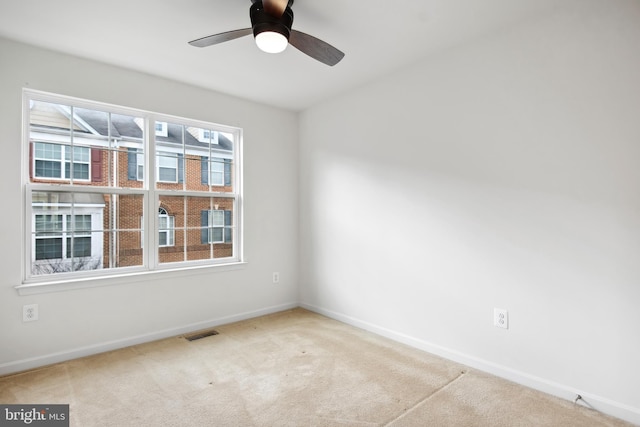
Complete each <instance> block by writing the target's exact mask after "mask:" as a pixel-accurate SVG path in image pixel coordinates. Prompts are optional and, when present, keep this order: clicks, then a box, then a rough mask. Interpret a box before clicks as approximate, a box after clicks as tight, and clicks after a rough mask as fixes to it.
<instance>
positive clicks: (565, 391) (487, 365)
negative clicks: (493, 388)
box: [300, 303, 640, 426]
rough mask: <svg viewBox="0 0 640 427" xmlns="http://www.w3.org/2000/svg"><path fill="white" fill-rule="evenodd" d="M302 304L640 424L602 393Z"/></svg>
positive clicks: (638, 414) (635, 411) (637, 415)
mask: <svg viewBox="0 0 640 427" xmlns="http://www.w3.org/2000/svg"><path fill="white" fill-rule="evenodd" d="M300 307H302V308H305V309H307V310H310V311H313V312H316V313H318V314H322V315H324V316H327V317H330V318H332V319H335V320H338V321H340V322H343V323H346V324H348V325H352V326H355V327H357V328H360V329H364V330H366V331H369V332H373V333H375V334H377V335H381V336H383V337H386V338H389V339H392V340H394V341H397V342H400V343H403V344H406V345H408V346H411V347H414V348H417V349H420V350H423V351H426V352H428V353H432V354H435V355H438V356H440V357H443V358H445V359H449V360H452V361H454V362H457V363H461V364H463V365H466V366H469V367H471V368H474V369H477V370H479V371H483V372H487V373H490V374H492V375H495V376H497V377H500V378H504V379H506V380H509V381H512V382H514V383H517V384H521V385H523V386H526V387H529V388H532V389H535V390H539V391H542V392H544V393H547V394H550V395H553V396H556V397H559V398H561V399H566V400H569V401H572V402H573V401H574V400H575V399H576V396H578V395H580V396H581V397H582V399H581V400H578V404H581V405H583V406H587V407H589V408H591V409H595V410H597V411H599V412H602V413H604V414H608V415H611V416H613V417H616V418H619V419H621V420H625V421H627V422H630V423H633V424H636V425H639V426H640V409H639V408H634V407H631V406H629V405H625V404H623V403H619V402H615V401H612V400H610V399H607V398H604V397H601V396H597V395H594V394H591V393H588V392H585V391H582V390H577V389H575V388H573V387H570V386H567V385H564V384H559V383H556V382H553V381H550V380H547V379H545V378H540V377H537V376H534V375H530V374H527V373H525V372H521V371H517V370H514V369H511V368H509V367H506V366H503V365H499V364H497V363H493V362H490V361H487V360H483V359H479V358H477V357H474V356H470V355H468V354H464V353H461V352H459V351H456V350H452V349H449V348H445V347H442V346H439V345H436V344H433V343H429V342H426V341H423V340H420V339H418V338H414V337H411V336H409V335H405V334H402V333H399V332H396V331H393V330H390V329H387V328H383V327H381V326H378V325H374V324H372V323H369V322H365V321H362V320H359V319H356V318H354V317H351V316H347V315H345V314H342V313H337V312H335V311H331V310H327V309H324V308H321V307H317V306H314V305H311V304H305V303H301V304H300Z"/></svg>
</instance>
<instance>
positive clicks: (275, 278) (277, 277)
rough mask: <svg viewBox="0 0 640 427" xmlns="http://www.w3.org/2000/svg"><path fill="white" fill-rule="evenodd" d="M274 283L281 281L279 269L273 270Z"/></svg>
mask: <svg viewBox="0 0 640 427" xmlns="http://www.w3.org/2000/svg"><path fill="white" fill-rule="evenodd" d="M273 283H280V273H278V272H277V271H274V272H273Z"/></svg>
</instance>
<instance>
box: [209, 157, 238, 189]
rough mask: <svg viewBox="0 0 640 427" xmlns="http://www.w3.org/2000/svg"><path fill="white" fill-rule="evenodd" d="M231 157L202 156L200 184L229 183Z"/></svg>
mask: <svg viewBox="0 0 640 427" xmlns="http://www.w3.org/2000/svg"><path fill="white" fill-rule="evenodd" d="M231 167H232V165H231V159H222V158H217V157H213V158H211V159H209V158H208V157H202V159H201V171H202V184H205V185H215V186H229V185H231Z"/></svg>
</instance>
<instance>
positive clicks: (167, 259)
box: [23, 90, 242, 284]
mask: <svg viewBox="0 0 640 427" xmlns="http://www.w3.org/2000/svg"><path fill="white" fill-rule="evenodd" d="M24 96H25V99H24V102H23V105H24V115H23V117H25V120H26V121H27V122H26V125H27V126H28V129H29V131H28V132H26V133H25V137H24V140H23V144H24V145H25V149H24V150H23V153H25V156H26V155H27V153H28V156H29V158H28V161H27V159H26V158H25V159H24V162H23V165H24V166H25V169H24V170H23V174H24V177H25V181H26V182H27V184H26V185H25V187H24V192H23V194H24V197H25V206H26V213H27V215H28V218H29V220H28V221H26V222H25V224H26V226H25V239H24V242H25V245H27V248H26V250H25V251H24V252H23V253H25V254H30V256H26V257H25V260H24V262H25V268H24V271H25V276H24V278H23V281H24V283H36V284H37V283H38V282H50V281H51V278H52V276H53V275H58V274H67V275H69V274H71V275H73V276H72V277H74V278H75V277H82V276H87V277H89V276H90V277H95V276H107V275H112V274H117V273H119V272H120V271H122V270H123V269H126V271H127V272H128V271H137V272H145V271H149V270H161V269H163V268H164V265H165V264H169V263H171V264H172V265H171V268H181V266H184V267H190V266H192V265H193V264H194V263H195V264H199V265H215V264H222V263H224V264H227V263H229V262H238V261H241V259H240V254H241V253H242V251H241V250H240V249H241V248H240V244H241V239H239V236H241V230H239V229H238V226H237V224H241V223H242V221H241V219H240V215H241V212H240V210H239V206H241V200H240V198H241V194H240V193H239V191H238V190H239V189H240V188H241V186H240V185H239V182H238V180H239V177H240V176H241V174H240V172H239V167H240V163H239V158H238V154H239V150H238V149H237V147H238V145H239V144H240V142H241V130H240V129H237V128H232V127H228V126H220V125H214V124H211V123H202V122H199V121H195V120H189V119H170V118H169V117H167V116H162V115H160V114H154V113H149V112H145V111H138V110H133V109H130V108H125V107H118V106H113V105H105V104H99V103H94V102H91V101H86V100H77V101H76V100H73V99H71V98H68V97H60V96H56V95H50V94H44V93H42V92H33V91H30V90H25V91H24ZM75 104H77V105H75ZM168 120H175V122H171V121H168ZM147 129H149V130H151V132H146V130H147ZM149 133H150V134H149ZM205 136H206V137H207V138H206V140H207V141H206V142H203V141H201V140H200V139H203V138H205ZM150 153H152V155H149V154H150ZM146 161H149V163H148V164H146ZM198 164H200V165H201V166H200V168H201V169H202V170H200V171H199V170H198V169H199V168H198ZM145 167H148V168H149V170H150V171H153V173H148V171H149V170H145ZM149 178H151V179H152V181H151V182H147V181H146V180H147V179H149ZM203 184H205V185H203ZM158 206H161V207H160V208H158ZM155 209H157V211H156V212H157V214H156V215H145V213H149V212H154V210H155ZM199 214H200V215H199ZM198 216H200V217H201V218H198ZM203 217H204V222H203ZM145 230H147V232H145ZM150 236H154V238H153V239H151V238H150ZM156 236H157V238H155V237H156ZM153 245H155V247H152V246H153ZM98 270H99V271H98ZM58 277H62V278H63V279H64V278H66V277H67V276H58ZM61 280H62V279H61Z"/></svg>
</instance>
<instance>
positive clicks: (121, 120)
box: [74, 108, 233, 151]
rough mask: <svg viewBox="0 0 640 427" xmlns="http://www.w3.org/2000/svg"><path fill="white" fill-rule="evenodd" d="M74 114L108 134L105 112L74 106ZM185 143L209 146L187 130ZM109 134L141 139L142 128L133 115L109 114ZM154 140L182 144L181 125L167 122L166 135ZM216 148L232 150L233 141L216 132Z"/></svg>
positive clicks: (116, 136) (95, 128)
mask: <svg viewBox="0 0 640 427" xmlns="http://www.w3.org/2000/svg"><path fill="white" fill-rule="evenodd" d="M74 111H75V114H76V115H77V116H78V117H79V118H80V119H82V120H84V121H85V122H86V123H87V124H88V125H89V126H91V128H93V130H95V131H96V132H98V133H99V134H100V135H103V136H107V135H109V132H108V130H109V120H108V116H107V114H106V113H104V112H101V111H96V110H87V109H84V108H75V109H74ZM184 135H185V138H184V139H185V145H186V146H190V147H200V148H206V149H208V148H209V144H208V143H206V142H200V141H199V140H198V139H197V138H195V137H194V136H193V135H191V134H190V133H189V132H184ZM111 136H112V137H114V138H131V139H141V138H142V129H141V128H140V126H139V125H138V123H136V120H135V117H133V116H126V115H122V114H111ZM156 140H157V141H160V142H165V143H173V144H178V145H182V126H181V125H177V124H173V123H168V126H167V136H166V137H163V136H156ZM217 149H220V150H226V151H232V150H233V142H232V141H231V140H229V139H228V138H227V137H226V136H224V134H222V133H219V134H218V145H217Z"/></svg>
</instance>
